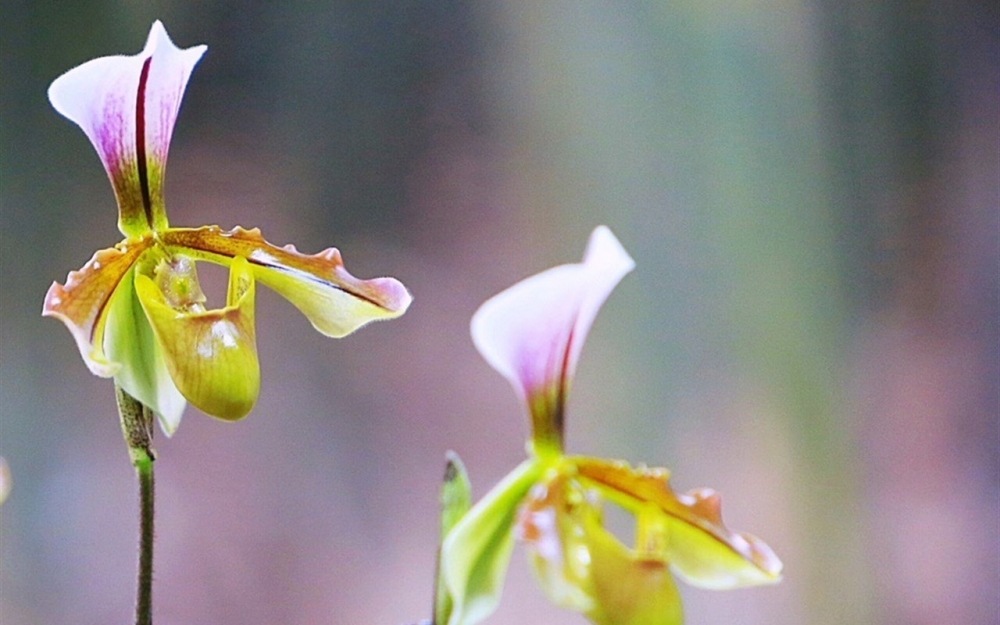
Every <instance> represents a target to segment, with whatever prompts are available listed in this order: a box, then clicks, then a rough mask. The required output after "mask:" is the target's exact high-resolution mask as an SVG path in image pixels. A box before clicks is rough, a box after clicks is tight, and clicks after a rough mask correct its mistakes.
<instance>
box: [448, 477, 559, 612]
mask: <svg viewBox="0 0 1000 625" xmlns="http://www.w3.org/2000/svg"><path fill="white" fill-rule="evenodd" d="M545 467H546V463H544V462H543V461H541V460H539V459H531V460H526V461H525V462H523V463H521V464H520V465H519V466H518V467H517V468H516V469H514V470H513V471H511V472H510V474H508V475H507V477H505V478H504V479H503V480H502V481H501V482H500V483H499V484H497V485H496V486H494V487H493V489H492V490H491V491H490V492H489V493H487V495H486V496H485V497H483V498H482V499H481V500H480V501H479V502H478V503H477V504H476V505H475V506H473V507H472V509H471V510H469V512H468V513H466V514H465V515H464V516H463V517H462V518H461V520H460V521H459V522H458V524H457V525H455V527H454V528H452V530H451V532H449V533H448V536H447V538H445V540H444V544H443V545H442V546H441V571H442V574H443V577H444V581H445V584H446V585H447V587H448V592H449V593H450V594H451V598H452V601H453V606H452V611H451V618H450V619H449V620H448V623H447V625H473V624H475V623H478V622H480V621H482V620H483V619H485V618H486V617H488V616H489V615H490V614H492V613H493V611H494V610H496V608H497V604H499V602H500V595H501V593H502V592H503V582H504V577H505V575H506V573H507V565H508V564H509V563H510V554H511V551H512V550H513V549H514V537H513V535H512V533H511V526H512V524H513V523H514V516H515V514H516V512H517V506H518V505H519V504H520V503H521V500H522V499H523V498H524V496H525V494H527V492H528V489H530V488H531V485H532V484H533V483H534V482H535V481H536V480H537V479H538V476H539V475H540V474H541V473H542V472H543V471H544V470H545ZM440 625H445V624H444V623H441V624H440Z"/></svg>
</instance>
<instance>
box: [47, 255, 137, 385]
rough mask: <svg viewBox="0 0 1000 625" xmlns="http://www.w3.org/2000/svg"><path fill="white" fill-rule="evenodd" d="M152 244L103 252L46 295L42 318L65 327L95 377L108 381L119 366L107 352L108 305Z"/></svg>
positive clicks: (54, 283) (55, 284) (54, 284)
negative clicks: (105, 337)
mask: <svg viewBox="0 0 1000 625" xmlns="http://www.w3.org/2000/svg"><path fill="white" fill-rule="evenodd" d="M151 244H152V239H150V238H143V239H140V240H136V241H124V242H122V243H119V244H118V245H117V246H115V247H113V248H108V249H105V250H101V251H99V252H97V253H96V254H94V256H93V258H91V259H90V260H89V261H88V262H87V264H86V265H84V266H83V268H81V269H80V270H79V271H71V272H70V273H69V276H67V277H66V284H64V285H63V284H59V283H57V282H53V283H52V286H50V287H49V291H48V293H46V294H45V303H44V304H43V305H42V316H45V317H55V318H56V319H59V320H60V321H62V322H63V323H64V324H66V327H67V328H69V331H70V333H71V334H72V335H73V339H74V340H75V341H76V346H77V348H79V350H80V355H81V356H83V361H84V362H85V363H87V367H88V368H89V369H90V371H91V372H92V373H93V374H94V375H99V376H101V377H104V378H109V377H111V376H113V375H114V374H115V372H116V371H117V370H118V367H119V365H118V363H116V362H114V360H113V359H109V358H108V356H107V355H106V354H105V351H104V328H105V326H106V321H107V316H108V310H109V304H110V301H111V298H112V295H113V294H114V293H115V290H116V289H118V287H119V284H121V283H122V281H123V280H122V279H123V278H124V277H125V276H126V274H128V273H129V271H130V270H131V269H132V266H133V265H134V264H135V262H136V260H137V259H138V258H139V256H141V255H142V253H143V252H144V251H146V250H147V249H148V248H149V246H150V245H151Z"/></svg>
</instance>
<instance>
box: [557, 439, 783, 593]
mask: <svg viewBox="0 0 1000 625" xmlns="http://www.w3.org/2000/svg"><path fill="white" fill-rule="evenodd" d="M568 461H569V462H571V463H572V464H573V465H574V466H575V467H576V469H577V471H578V474H579V479H580V480H581V482H583V483H584V484H587V485H589V486H593V487H596V488H597V490H599V491H600V492H601V493H603V494H604V495H606V496H607V497H608V498H609V499H611V500H613V501H615V502H616V503H618V504H619V505H621V506H622V507H624V508H625V509H627V510H630V511H632V512H640V511H641V509H642V508H643V507H644V506H647V505H652V506H655V507H656V508H657V509H658V510H660V511H661V512H662V513H663V514H664V515H665V516H664V523H665V531H666V532H667V535H668V536H669V540H667V541H665V545H664V551H663V554H664V556H665V558H666V559H667V561H668V562H670V566H671V568H672V570H673V571H674V572H676V573H677V574H678V575H680V576H681V577H683V578H684V579H685V581H687V582H688V583H690V584H692V585H694V586H699V587H701V588H711V589H727V588H740V587H744V586H755V585H759V584H773V583H775V582H777V581H779V580H780V579H781V568H782V565H781V560H779V559H778V557H777V556H776V555H775V554H774V552H773V551H772V550H771V548H770V547H768V546H767V544H766V543H764V541H762V540H760V539H759V538H757V537H755V536H752V535H750V534H746V533H740V532H733V531H731V530H730V529H729V528H727V527H726V526H725V525H723V523H722V514H721V508H720V499H719V496H718V495H717V494H716V493H715V492H714V491H712V490H710V489H698V490H695V491H692V492H690V493H686V494H676V493H674V491H673V489H671V488H670V483H669V477H670V474H669V472H668V471H667V470H666V469H645V468H635V469H633V468H632V467H629V466H628V465H627V464H625V463H623V462H612V461H608V460H598V459H596V458H582V457H574V458H570V459H569V460H568Z"/></svg>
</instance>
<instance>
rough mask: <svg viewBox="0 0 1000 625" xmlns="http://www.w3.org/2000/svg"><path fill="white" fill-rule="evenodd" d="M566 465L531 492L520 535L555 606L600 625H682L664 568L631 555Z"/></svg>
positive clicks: (655, 560)
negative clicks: (606, 525) (575, 612)
mask: <svg viewBox="0 0 1000 625" xmlns="http://www.w3.org/2000/svg"><path fill="white" fill-rule="evenodd" d="M569 466H570V465H563V467H561V468H560V469H559V470H553V471H552V472H551V474H550V475H548V476H547V477H546V479H545V480H544V481H542V482H540V483H539V484H536V485H535V487H534V488H532V490H531V492H530V493H529V495H528V497H527V498H526V499H525V502H524V504H523V506H522V507H521V509H520V511H519V513H518V522H517V526H516V529H515V534H516V535H517V537H518V539H519V540H520V541H521V542H523V543H525V544H526V545H527V547H528V553H529V556H530V561H531V564H532V567H533V568H534V571H535V574H536V576H537V578H538V581H539V585H540V586H541V587H542V589H543V590H544V591H545V594H546V595H547V596H548V598H549V600H550V601H552V602H553V603H554V604H556V605H558V606H560V607H563V608H566V609H569V610H575V611H577V612H581V613H583V614H586V615H587V617H588V618H589V619H590V620H591V621H592V622H594V623H597V624H598V625H679V624H680V623H681V620H682V609H681V601H680V596H679V594H678V592H677V588H676V586H675V585H674V581H673V578H672V577H671V574H670V570H669V567H668V566H667V563H666V561H664V560H663V559H658V558H655V557H648V556H647V555H646V554H643V553H638V552H636V551H634V550H631V549H628V548H626V547H625V546H624V545H622V544H621V542H619V541H618V539H617V538H615V537H614V536H613V535H612V534H611V533H610V532H608V531H607V530H606V529H604V527H603V525H602V520H601V507H600V504H601V502H600V501H599V500H597V499H596V498H595V497H594V493H592V492H586V491H585V489H584V488H583V487H582V486H581V485H580V484H579V483H578V482H577V481H576V480H575V479H574V478H573V476H572V472H571V471H567V470H564V469H566V468H568V467H569Z"/></svg>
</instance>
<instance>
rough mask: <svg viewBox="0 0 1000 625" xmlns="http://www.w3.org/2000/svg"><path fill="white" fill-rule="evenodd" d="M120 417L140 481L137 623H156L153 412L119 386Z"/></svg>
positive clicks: (123, 432)
mask: <svg viewBox="0 0 1000 625" xmlns="http://www.w3.org/2000/svg"><path fill="white" fill-rule="evenodd" d="M115 395H116V397H117V399H118V415H119V417H121V425H122V435H123V436H124V437H125V443H126V444H127V445H128V452H129V457H130V458H131V460H132V466H133V467H135V473H136V477H138V479H139V573H138V581H137V583H136V597H135V623H136V625H152V622H153V503H154V501H155V499H154V490H153V461H154V460H155V459H156V454H155V453H154V452H153V449H152V447H151V446H150V445H151V444H152V441H153V411H152V410H150V409H149V407H148V406H145V405H143V404H142V403H141V402H140V401H139V400H137V399H136V398H134V397H132V396H131V395H129V394H128V393H126V392H125V391H124V390H123V389H122V388H121V387H120V386H118V385H117V384H115Z"/></svg>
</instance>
